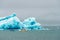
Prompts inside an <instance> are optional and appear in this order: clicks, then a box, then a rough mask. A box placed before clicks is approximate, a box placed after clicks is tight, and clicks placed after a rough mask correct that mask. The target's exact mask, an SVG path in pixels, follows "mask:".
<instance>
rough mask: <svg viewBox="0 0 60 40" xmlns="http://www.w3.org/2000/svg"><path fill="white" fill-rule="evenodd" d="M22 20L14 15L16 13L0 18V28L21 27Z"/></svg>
mask: <svg viewBox="0 0 60 40" xmlns="http://www.w3.org/2000/svg"><path fill="white" fill-rule="evenodd" d="M22 26H23V25H22V22H21V21H20V20H19V19H18V18H17V17H16V14H12V15H10V16H7V17H4V18H1V19H0V29H5V30H6V29H10V30H12V29H22Z"/></svg>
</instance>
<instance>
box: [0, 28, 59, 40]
mask: <svg viewBox="0 0 60 40" xmlns="http://www.w3.org/2000/svg"><path fill="white" fill-rule="evenodd" d="M49 28H50V27H49ZM54 28H55V27H54ZM50 29H53V28H52V27H51V28H50ZM0 40H60V29H57V28H55V30H45V31H44V30H41V31H27V32H19V31H0Z"/></svg>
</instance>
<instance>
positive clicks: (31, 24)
mask: <svg viewBox="0 0 60 40" xmlns="http://www.w3.org/2000/svg"><path fill="white" fill-rule="evenodd" d="M23 24H24V28H25V29H26V30H40V29H41V28H42V27H41V24H40V23H38V22H37V21H36V20H35V18H34V17H30V18H27V19H25V20H24V21H23Z"/></svg>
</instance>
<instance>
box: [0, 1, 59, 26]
mask: <svg viewBox="0 0 60 40" xmlns="http://www.w3.org/2000/svg"><path fill="white" fill-rule="evenodd" d="M13 12H16V13H17V16H18V17H19V18H20V20H24V19H25V18H28V17H36V19H37V21H38V22H40V23H41V24H42V25H60V19H59V18H60V0H0V16H7V15H10V14H12V13H13Z"/></svg>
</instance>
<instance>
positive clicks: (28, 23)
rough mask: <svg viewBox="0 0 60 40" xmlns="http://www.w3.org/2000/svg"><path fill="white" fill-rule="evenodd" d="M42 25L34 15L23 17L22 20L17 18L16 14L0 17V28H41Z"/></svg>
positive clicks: (19, 29)
mask: <svg viewBox="0 0 60 40" xmlns="http://www.w3.org/2000/svg"><path fill="white" fill-rule="evenodd" d="M42 29H43V28H42V26H41V24H40V23H38V22H37V21H36V20H35V18H34V17H30V18H27V19H25V20H24V21H23V22H21V21H20V20H19V18H18V17H17V16H16V14H15V13H14V14H12V15H9V16H6V17H1V18H0V30H18V31H21V30H26V31H27V30H42Z"/></svg>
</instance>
